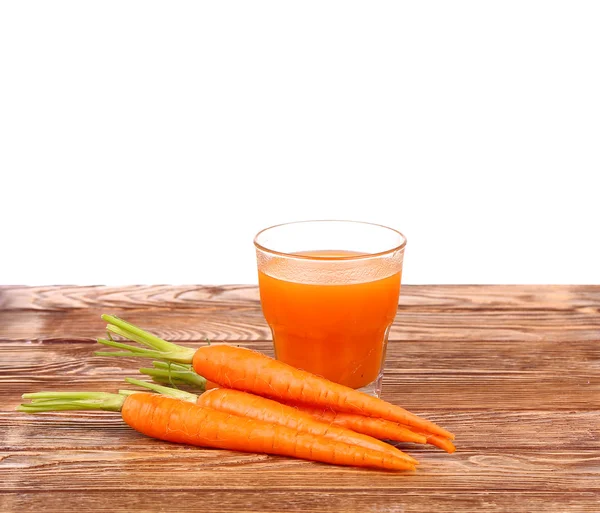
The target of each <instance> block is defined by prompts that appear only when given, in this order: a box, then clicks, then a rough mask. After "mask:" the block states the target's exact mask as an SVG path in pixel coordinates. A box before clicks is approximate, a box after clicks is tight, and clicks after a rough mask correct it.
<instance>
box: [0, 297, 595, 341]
mask: <svg viewBox="0 0 600 513" xmlns="http://www.w3.org/2000/svg"><path fill="white" fill-rule="evenodd" d="M103 313H111V314H114V315H117V316H119V317H122V318H124V319H126V320H128V321H130V322H132V323H134V324H137V325H138V326H140V327H143V328H145V329H147V330H149V331H151V332H153V333H154V334H156V335H158V336H159V337H162V338H164V339H166V340H170V341H173V342H177V343H179V342H186V341H187V342H190V341H200V340H206V339H207V338H208V339H210V340H215V341H249V340H265V339H270V338H271V332H270V329H269V327H268V326H267V324H266V322H265V320H264V318H263V316H262V313H261V311H260V308H258V306H256V307H252V306H250V307H246V308H243V309H238V310H232V309H230V308H229V307H227V306H221V307H211V308H207V309H203V310H192V309H188V310H177V311H170V310H165V309H156V310H133V309H131V310H117V309H112V310H107V309H102V310H84V309H80V310H70V311H58V312H48V311H44V312H36V311H32V310H18V311H0V339H3V340H16V341H25V340H29V341H38V340H53V339H57V338H61V339H93V338H96V337H98V336H102V335H103V334H104V328H105V325H106V324H105V323H104V322H103V321H102V320H101V319H100V316H101V315H102V314H103ZM599 332H600V315H598V314H597V313H595V314H592V313H590V312H583V313H582V312H574V311H571V312H560V313H552V312H543V311H540V312H533V311H531V312H502V311H500V312H499V311H456V312H452V311H446V312H431V313H430V312H416V311H408V310H403V309H402V307H400V309H399V312H398V315H397V316H396V320H395V322H394V324H393V325H392V328H391V330H390V335H389V337H390V340H400V341H411V340H438V341H447V342H456V341H461V340H468V341H473V342H478V341H480V340H499V341H505V340H506V341H536V340H546V341H550V342H568V341H571V340H581V341H584V340H589V341H597V340H598V339H599V338H600V336H599Z"/></svg>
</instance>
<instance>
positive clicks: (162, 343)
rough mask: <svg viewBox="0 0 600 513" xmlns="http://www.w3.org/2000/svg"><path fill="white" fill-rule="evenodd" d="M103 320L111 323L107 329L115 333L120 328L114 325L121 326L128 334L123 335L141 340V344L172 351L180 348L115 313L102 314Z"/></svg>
mask: <svg viewBox="0 0 600 513" xmlns="http://www.w3.org/2000/svg"><path fill="white" fill-rule="evenodd" d="M102 320H104V321H106V322H108V324H109V325H108V326H107V329H110V330H111V331H112V332H113V333H117V332H118V330H115V329H114V327H116V328H120V330H122V332H125V333H127V335H125V334H123V335H122V336H124V337H125V338H128V339H130V340H134V341H135V342H139V343H140V344H145V345H147V346H148V347H152V348H154V349H158V350H159V351H164V352H172V351H177V350H178V349H180V347H179V346H177V345H175V344H171V343H170V342H167V341H166V340H163V339H162V338H159V337H157V336H156V335H153V334H152V333H148V332H147V331H144V330H143V329H141V328H138V327H137V326H134V325H133V324H130V323H128V322H127V321H124V320H123V319H119V318H118V317H115V316H114V315H106V314H104V315H103V316H102ZM117 334H122V333H117Z"/></svg>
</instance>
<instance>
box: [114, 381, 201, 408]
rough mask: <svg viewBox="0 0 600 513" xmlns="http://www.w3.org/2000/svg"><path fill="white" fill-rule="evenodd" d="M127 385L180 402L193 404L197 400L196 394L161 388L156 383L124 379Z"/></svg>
mask: <svg viewBox="0 0 600 513" xmlns="http://www.w3.org/2000/svg"><path fill="white" fill-rule="evenodd" d="M125 381H127V383H131V384H132V385H137V386H138V387H143V388H149V389H150V390H154V391H155V392H158V393H159V394H163V395H169V396H171V397H176V398H177V399H181V400H182V401H188V402H190V403H195V402H196V400H197V399H198V396H197V395H196V394H190V393H189V392H184V391H183V390H177V389H175V388H170V387H163V386H161V385H157V384H156V383H149V382H148V381H140V380H139V379H133V378H125Z"/></svg>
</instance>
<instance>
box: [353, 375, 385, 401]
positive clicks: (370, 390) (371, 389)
mask: <svg viewBox="0 0 600 513" xmlns="http://www.w3.org/2000/svg"><path fill="white" fill-rule="evenodd" d="M382 381H383V372H382V373H380V374H379V376H377V378H376V379H375V381H371V383H369V384H368V385H365V386H364V387H361V388H358V389H357V390H358V391H359V392H362V393H363V394H367V395H372V396H373V397H377V398H379V397H380V396H381V382H382Z"/></svg>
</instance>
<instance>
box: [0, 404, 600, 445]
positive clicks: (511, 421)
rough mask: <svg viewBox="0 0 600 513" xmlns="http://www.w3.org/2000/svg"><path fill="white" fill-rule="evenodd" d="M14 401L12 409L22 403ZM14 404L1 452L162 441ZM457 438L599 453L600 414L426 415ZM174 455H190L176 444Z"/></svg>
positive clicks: (94, 415) (99, 418) (99, 415)
mask: <svg viewBox="0 0 600 513" xmlns="http://www.w3.org/2000/svg"><path fill="white" fill-rule="evenodd" d="M18 402H19V401H18V399H16V398H15V399H14V400H11V406H12V405H14V406H16V404H18ZM14 406H13V407H12V408H11V409H10V410H9V409H6V410H5V411H1V412H0V450H3V451H8V450H33V451H42V450H78V449H86V450H87V449H102V448H107V449H113V450H127V449H131V450H136V451H142V450H147V449H152V450H156V449H157V448H160V447H162V446H163V443H162V442H160V441H157V440H152V439H150V438H146V437H142V436H139V435H138V434H137V433H135V432H134V431H133V430H131V429H130V428H129V427H128V426H127V425H125V424H124V423H123V421H122V420H121V417H120V416H119V415H118V414H116V413H109V412H106V413H105V412H91V411H90V412H76V413H75V412H55V413H45V414H38V415H27V414H24V413H16V412H15V411H14ZM425 414H426V415H427V416H428V417H430V418H435V420H436V422H438V423H439V424H440V425H442V426H451V427H452V430H453V431H454V432H455V433H456V434H457V440H456V444H457V446H458V449H459V451H460V452H463V451H466V452H475V451H488V450H493V451H497V452H498V451H499V452H501V451H503V450H507V451H512V452H518V453H526V452H536V451H538V450H544V449H546V450H549V449H550V448H551V449H552V450H557V451H568V450H571V449H573V450H589V451H592V450H596V451H600V411H579V412H568V413H566V412H559V411H545V410H532V411H505V412H496V411H481V410H461V411H456V412H450V411H444V412H440V411H433V412H425ZM399 446H400V447H402V449H404V450H406V451H408V452H410V453H411V454H413V455H418V454H423V455H429V454H431V453H436V452H438V449H435V448H433V447H430V446H420V445H418V444H399ZM169 450H170V451H172V452H173V454H176V453H178V452H180V451H187V450H188V449H187V448H186V447H183V446H176V445H172V446H170V448H169Z"/></svg>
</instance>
